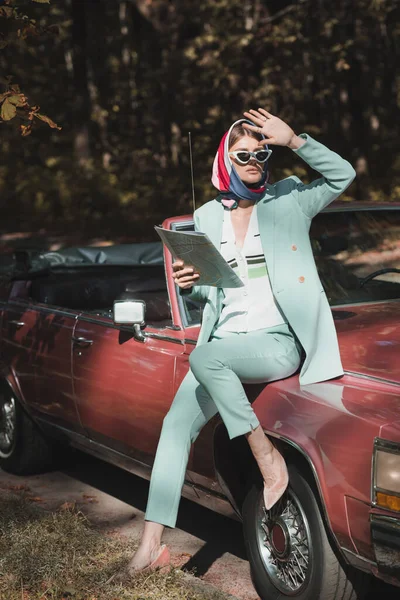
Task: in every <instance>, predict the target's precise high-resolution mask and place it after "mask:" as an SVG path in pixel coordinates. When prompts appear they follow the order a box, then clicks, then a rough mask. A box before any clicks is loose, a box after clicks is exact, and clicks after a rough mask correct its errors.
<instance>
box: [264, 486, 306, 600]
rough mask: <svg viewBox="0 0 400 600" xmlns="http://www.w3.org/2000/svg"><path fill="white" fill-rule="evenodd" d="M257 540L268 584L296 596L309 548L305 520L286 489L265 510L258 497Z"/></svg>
mask: <svg viewBox="0 0 400 600" xmlns="http://www.w3.org/2000/svg"><path fill="white" fill-rule="evenodd" d="M257 541H258V547H259V550H260V554H261V558H262V560H263V563H264V566H265V569H266V571H267V573H268V576H269V578H270V579H271V582H272V583H273V584H274V585H275V587H276V588H277V589H278V590H280V591H281V592H283V593H284V594H286V595H288V596H293V595H296V594H298V593H299V592H300V590H301V589H302V588H303V587H305V585H306V583H307V581H308V577H309V573H310V570H311V562H312V545H311V535H310V529H309V525H308V521H307V517H306V515H305V514H304V511H303V509H302V507H301V504H300V502H299V500H298V498H297V496H296V495H295V494H294V492H293V491H292V490H291V489H290V488H289V489H288V490H287V492H286V493H285V494H284V495H283V496H282V498H281V499H280V500H279V501H278V502H277V503H276V504H275V505H274V506H273V507H272V508H271V510H269V511H267V510H266V508H265V506H264V502H263V496H262V494H260V503H259V509H258V514H257Z"/></svg>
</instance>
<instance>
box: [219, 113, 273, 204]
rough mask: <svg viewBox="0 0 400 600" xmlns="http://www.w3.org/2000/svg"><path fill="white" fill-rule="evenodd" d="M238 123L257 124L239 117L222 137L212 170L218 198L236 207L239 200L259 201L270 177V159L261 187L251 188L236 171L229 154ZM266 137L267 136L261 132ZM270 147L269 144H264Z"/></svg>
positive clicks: (266, 163)
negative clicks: (232, 134) (231, 140)
mask: <svg viewBox="0 0 400 600" xmlns="http://www.w3.org/2000/svg"><path fill="white" fill-rule="evenodd" d="M238 123H249V124H250V125H255V123H253V122H252V121H249V120H247V119H239V120H238V121H235V122H234V123H233V124H232V125H231V126H230V128H229V130H228V131H227V132H226V133H225V135H224V136H223V137H222V139H221V141H220V144H219V146H218V150H217V154H216V155H215V159H214V164H213V172H212V178H211V181H212V184H213V185H214V186H215V187H216V188H217V190H219V192H220V193H219V195H218V197H217V200H219V201H220V202H222V204H223V205H224V206H226V207H227V208H236V207H237V201H238V200H242V199H243V200H253V202H257V201H258V200H259V199H260V198H261V196H262V194H263V193H264V192H265V189H266V185H265V184H266V182H267V179H268V161H266V162H265V163H264V170H263V174H262V176H261V179H260V182H259V187H258V188H257V189H254V188H249V187H247V185H246V184H245V183H243V181H242V180H241V179H240V177H239V175H238V174H237V172H236V169H235V165H234V164H233V163H232V160H231V158H230V156H229V137H230V135H231V131H232V129H233V128H234V127H235V125H237V124H238ZM261 136H262V137H263V138H264V139H265V136H264V135H263V134H261ZM264 147H265V148H268V146H264Z"/></svg>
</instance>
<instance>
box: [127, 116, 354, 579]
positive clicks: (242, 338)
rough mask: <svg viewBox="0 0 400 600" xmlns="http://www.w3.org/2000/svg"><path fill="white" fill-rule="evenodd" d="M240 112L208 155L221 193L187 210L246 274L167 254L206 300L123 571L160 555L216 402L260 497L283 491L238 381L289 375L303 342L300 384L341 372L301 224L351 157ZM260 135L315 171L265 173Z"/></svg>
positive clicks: (334, 189) (337, 186)
mask: <svg viewBox="0 0 400 600" xmlns="http://www.w3.org/2000/svg"><path fill="white" fill-rule="evenodd" d="M244 116H245V117H246V119H242V120H240V121H238V122H236V123H234V124H233V125H232V127H231V128H230V130H229V131H228V132H227V133H226V134H225V136H224V137H223V138H222V141H221V144H220V146H219V149H218V152H217V156H216V158H215V162H214V169H213V179H212V181H213V184H214V185H215V186H216V187H217V188H218V190H219V191H220V194H219V196H218V197H217V198H216V199H215V200H213V201H211V202H208V203H206V204H205V205H204V206H202V207H201V208H200V209H198V210H197V211H196V212H195V215H194V220H195V226H196V229H197V230H199V231H203V232H205V233H207V234H208V236H209V237H210V239H211V240H212V241H213V243H214V244H215V245H216V246H217V247H218V248H219V249H220V251H221V253H222V255H223V256H224V257H225V259H226V260H227V261H228V262H229V263H230V264H231V266H232V267H233V268H234V269H235V270H236V272H237V273H238V274H239V276H240V277H241V279H242V281H243V283H244V286H243V287H241V288H236V289H225V290H221V289H218V288H215V287H208V286H196V285H195V284H196V281H197V279H198V277H199V274H198V273H196V272H194V270H193V268H191V267H190V265H185V264H184V263H183V261H180V260H177V261H176V262H175V263H174V265H173V269H174V279H175V282H176V283H177V285H178V286H179V288H180V291H181V293H183V294H190V296H191V297H193V298H195V299H198V300H203V301H205V302H206V305H205V309H204V312H203V322H202V327H201V331H200V335H199V340H198V343H197V347H196V348H195V350H194V351H193V352H192V353H191V355H190V367H191V368H190V370H189V372H188V374H187V375H186V377H185V379H184V380H183V382H182V384H181V386H180V388H179V390H178V391H177V393H176V396H175V398H174V401H173V403H172V405H171V408H170V410H169V412H168V414H167V416H166V417H165V419H164V423H163V428H162V432H161V437H160V441H159V445H158V449H157V455H156V458H155V462H154V467H153V472H152V478H151V484H150V492H149V499H148V505H147V511H146V515H145V520H146V522H145V527H144V531H143V536H142V539H141V542H140V545H139V548H138V550H137V552H136V553H135V555H134V557H133V558H132V560H131V562H130V564H129V566H128V573H130V574H133V573H135V572H138V571H141V570H143V569H153V568H156V567H160V566H163V565H165V564H167V563H168V561H169V552H168V549H167V547H166V546H165V545H161V537H162V533H163V530H164V527H165V526H168V527H174V526H175V522H176V517H177V511H178V504H179V500H180V495H181V488H182V485H183V481H184V475H185V470H186V464H187V460H188V456H189V451H190V447H191V444H192V443H193V442H194V441H195V439H196V438H197V436H198V434H199V432H200V430H201V428H202V427H203V426H204V425H205V423H207V421H208V420H209V419H211V417H213V416H214V415H215V414H216V413H217V412H219V413H220V416H221V417H222V419H223V421H224V423H225V425H226V428H227V430H228V434H229V436H230V438H231V439H232V438H234V437H236V436H238V435H245V437H246V438H247V441H248V443H249V445H250V448H251V451H252V453H253V455H254V458H255V460H256V461H257V464H258V466H259V469H260V472H261V474H262V477H263V479H264V502H265V506H266V508H267V509H269V508H271V507H272V506H273V505H274V503H275V502H276V501H277V500H278V499H279V498H280V497H281V495H282V494H283V493H284V491H285V489H286V487H287V484H288V473H287V469H286V465H285V461H284V459H283V457H282V456H281V454H280V453H279V452H278V450H277V449H276V448H275V447H274V446H273V445H272V444H271V442H270V441H269V440H268V438H267V437H266V436H265V434H264V432H263V429H262V427H261V426H260V423H259V421H258V419H257V417H256V415H255V413H254V411H253V409H252V407H251V405H250V403H249V402H248V400H247V397H246V394H245V392H244V389H243V385H242V383H260V382H269V381H274V380H277V379H282V378H284V377H288V376H290V375H292V374H293V373H295V372H296V371H297V370H298V368H299V367H300V363H301V358H302V356H301V354H302V352H303V351H304V354H305V360H304V362H303V365H302V369H301V373H300V383H301V384H307V383H315V382H317V381H323V380H325V379H330V378H332V377H337V376H339V375H342V374H343V371H342V366H341V362H340V356H339V350H338V344H337V338H336V331H335V328H334V324H333V320H332V314H331V311H330V308H329V305H328V302H327V299H326V296H325V294H324V292H323V289H322V286H321V283H320V280H319V278H318V274H317V271H316V268H315V263H314V259H313V255H312V250H311V246H310V241H309V236H308V230H309V226H310V222H311V219H312V217H313V216H314V215H316V214H317V213H318V212H319V211H320V210H322V209H323V208H324V207H325V206H326V205H327V204H329V203H330V202H332V200H334V199H335V198H337V197H338V196H339V195H340V194H341V193H342V192H343V191H344V190H345V189H346V187H347V186H348V185H349V184H350V183H351V181H352V180H353V179H354V176H355V173H354V169H353V168H352V167H351V165H350V164H349V163H348V162H347V161H345V160H344V159H342V158H341V157H340V156H338V155H337V154H335V153H334V152H332V151H330V150H328V148H326V147H325V146H323V145H322V144H320V143H318V142H316V141H315V140H313V139H312V138H311V137H310V136H308V135H306V134H301V135H300V136H297V135H296V134H295V133H294V132H293V130H292V129H291V128H290V127H289V126H288V125H287V124H286V123H285V122H284V121H282V120H281V119H279V118H278V117H275V116H273V115H271V114H270V113H268V112H267V111H266V110H264V109H262V108H260V109H258V110H250V112H245V113H244ZM268 144H270V145H278V146H286V147H288V148H290V149H292V150H293V151H294V152H296V153H297V154H299V156H300V157H302V158H303V159H304V160H305V161H306V162H307V163H308V164H309V165H310V166H311V167H313V168H314V169H316V170H317V171H319V172H320V173H321V174H322V177H320V178H319V179H316V180H315V181H313V182H312V183H311V184H309V185H304V184H302V183H301V181H300V180H299V179H298V178H297V177H289V178H288V179H285V180H283V181H280V182H278V183H276V184H274V185H269V184H268V183H267V179H268V169H267V165H268V158H269V155H270V153H271V150H269V148H268Z"/></svg>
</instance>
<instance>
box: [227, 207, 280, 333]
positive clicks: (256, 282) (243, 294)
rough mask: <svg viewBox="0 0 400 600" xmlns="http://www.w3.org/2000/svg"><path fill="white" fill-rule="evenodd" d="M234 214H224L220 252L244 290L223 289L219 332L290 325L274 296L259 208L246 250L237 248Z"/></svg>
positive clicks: (244, 246) (246, 241) (255, 210)
mask: <svg viewBox="0 0 400 600" xmlns="http://www.w3.org/2000/svg"><path fill="white" fill-rule="evenodd" d="M231 214H232V213H231V211H230V210H228V209H225V210H224V223H223V229H222V241H221V248H220V252H221V254H222V256H223V257H224V258H225V260H226V261H227V262H228V263H229V264H230V265H231V267H232V268H233V270H234V271H235V272H236V274H237V275H238V276H239V277H240V278H241V280H242V281H243V283H244V287H241V288H224V290H223V291H224V294H225V298H224V300H223V307H222V311H221V315H220V318H219V321H218V323H217V324H216V326H215V328H216V329H223V330H225V331H235V332H244V331H254V330H256V329H264V328H266V327H273V326H275V325H280V324H282V323H287V320H286V319H285V317H284V316H283V315H282V314H281V312H280V310H279V308H278V306H277V304H276V302H275V300H274V296H273V294H272V289H271V284H270V281H269V275H268V270H267V265H266V262H265V256H264V251H263V249H262V246H261V238H260V233H259V229H258V220H257V204H255V205H254V208H253V210H252V213H251V216H250V221H249V227H248V230H247V233H246V237H245V239H244V243H243V247H242V248H241V249H239V248H238V247H237V246H236V245H235V233H234V229H233V226H232V219H231Z"/></svg>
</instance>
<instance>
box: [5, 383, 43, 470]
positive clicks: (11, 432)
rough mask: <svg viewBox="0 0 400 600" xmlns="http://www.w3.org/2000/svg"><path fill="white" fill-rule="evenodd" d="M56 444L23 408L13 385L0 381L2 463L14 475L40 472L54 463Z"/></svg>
mask: <svg viewBox="0 0 400 600" xmlns="http://www.w3.org/2000/svg"><path fill="white" fill-rule="evenodd" d="M53 456H54V452H53V446H52V444H51V443H50V442H49V441H48V440H47V439H46V438H45V437H44V436H43V434H42V433H41V431H40V430H39V428H38V426H37V425H36V424H35V423H34V422H33V421H32V419H31V418H30V417H29V415H28V414H27V413H26V412H25V410H24V409H23V408H22V406H21V403H20V402H19V401H18V399H17V397H16V395H15V394H14V392H13V391H12V389H11V387H10V386H9V385H8V384H7V383H5V382H3V384H2V385H0V467H1V468H2V469H3V470H4V471H7V472H8V473H13V474H15V475H28V474H32V473H39V472H42V471H44V470H46V469H48V468H49V467H50V466H51V465H52V464H53Z"/></svg>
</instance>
